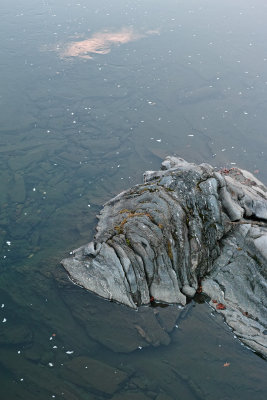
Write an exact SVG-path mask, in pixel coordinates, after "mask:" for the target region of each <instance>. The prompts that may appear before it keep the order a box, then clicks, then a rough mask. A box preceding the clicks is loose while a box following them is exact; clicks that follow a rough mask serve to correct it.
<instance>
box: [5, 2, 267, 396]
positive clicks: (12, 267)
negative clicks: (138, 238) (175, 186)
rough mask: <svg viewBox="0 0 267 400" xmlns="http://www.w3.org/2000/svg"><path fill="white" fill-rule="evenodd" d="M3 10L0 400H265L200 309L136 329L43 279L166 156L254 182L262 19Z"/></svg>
mask: <svg viewBox="0 0 267 400" xmlns="http://www.w3.org/2000/svg"><path fill="white" fill-rule="evenodd" d="M3 3H6V5H5V6H4V7H5V9H6V13H5V18H4V19H3V23H2V25H1V27H0V31H1V37H3V39H2V41H1V43H2V46H1V49H0V52H1V63H2V73H1V75H0V79H1V93H0V105H1V107H0V116H1V127H0V142H1V143H0V144H1V146H0V154H1V157H0V166H1V170H0V189H1V190H0V207H1V214H0V242H1V243H0V244H1V248H2V253H1V258H0V268H1V269H0V306H1V307H0V321H1V324H0V325H1V330H0V398H1V399H3V400H6V399H7V400H13V399H22V400H25V399H27V400H36V399H38V400H43V399H44V400H46V399H51V398H54V396H56V398H65V399H68V400H71V399H73V400H80V399H86V400H87V399H88V398H90V400H102V399H113V400H122V399H123V400H125V399H126V400H130V399H134V400H137V399H138V400H141V399H142V400H144V399H153V400H170V399H175V400H176V399H177V398H178V397H179V398H182V399H183V400H189V399H190V400H193V399H205V400H210V399H214V398H216V399H219V400H222V399H230V398H231V399H232V400H235V399H240V398H242V400H245V399H246V400H248V399H251V398H256V399H257V400H261V399H264V400H265V398H266V379H265V377H266V362H264V361H263V360H261V359H260V358H258V357H256V356H255V355H254V354H253V353H252V352H251V351H249V350H247V349H246V348H244V346H243V347H242V346H241V345H240V344H239V343H238V341H237V339H234V337H233V333H232V332H231V331H229V329H228V328H227V326H226V325H225V324H224V323H223V321H222V320H221V319H218V318H217V316H216V315H211V314H210V310H209V309H208V306H207V305H206V304H198V305H196V306H195V307H192V308H191V309H190V312H189V314H188V318H185V319H183V320H182V321H181V323H180V322H179V321H178V322H177V319H176V312H177V311H178V310H176V309H173V314H171V313H170V311H171V310H170V309H166V308H162V309H161V308H160V307H158V308H153V309H150V310H145V311H144V312H143V313H140V314H139V315H137V314H136V312H134V311H132V312H130V311H129V313H128V311H127V310H125V309H124V308H123V309H122V308H121V307H120V306H118V305H116V304H111V303H107V302H104V301H103V300H101V299H98V298H95V297H92V295H90V294H88V293H85V292H84V291H82V290H81V289H80V288H78V287H75V286H74V285H71V284H69V282H67V283H66V282H65V281H64V282H63V281H62V283H61V284H60V288H59V289H58V288H57V282H58V280H59V277H58V276H57V277H56V278H55V276H54V274H55V271H56V270H57V262H58V260H60V259H62V258H63V257H64V256H66V254H65V252H66V251H68V250H71V249H72V248H74V247H78V246H79V245H82V244H83V243H86V242H88V241H89V240H90V239H92V235H93V232H94V226H95V225H96V221H95V216H96V214H97V213H98V212H99V208H100V207H101V205H102V204H103V203H104V202H105V201H107V200H108V199H110V198H111V197H112V196H114V195H115V194H117V193H118V192H120V191H121V190H123V189H126V188H128V187H130V186H132V185H133V184H135V183H139V182H140V181H141V179H142V172H143V171H144V170H146V169H157V168H158V167H159V165H160V162H161V159H162V158H163V157H164V156H165V155H167V154H174V153H176V154H177V155H180V156H182V157H184V158H186V159H188V160H189V161H194V162H198V163H200V162H204V161H205V162H209V163H211V164H213V165H219V166H222V165H223V166H224V165H229V163H231V162H234V163H237V165H238V166H242V167H244V168H247V169H250V170H251V171H253V170H255V169H257V170H259V175H260V176H259V178H260V179H261V180H263V181H264V182H265V183H266V182H267V180H266V179H267V174H266V159H267V158H266V152H265V148H266V133H265V131H266V129H265V127H266V107H265V106H266V87H267V86H266V85H267V78H266V68H265V66H266V61H265V60H266V54H265V53H266V51H265V50H266V46H265V42H264V38H265V36H266V24H265V21H266V10H267V8H266V6H264V5H263V2H254V1H252V0H248V1H247V2H246V4H245V3H244V2H243V1H242V0H236V1H235V2H232V1H231V0H225V1H224V2H221V3H220V2H214V1H213V0H205V1H204V0H188V1H186V2H185V1H184V2H183V1H175V0H166V1H165V2H164V4H163V2H162V1H143V2H141V1H138V0H133V1H129V2H127V1H125V0H116V1H110V0H109V1H107V0H97V1H94V0H91V1H90V2H88V1H84V0H82V1H79V3H78V2H74V1H72V0H70V1H69V2H67V3H68V4H66V2H65V1H64V0H45V1H42V2H36V1H35V0H26V1H24V2H21V1H19V0H14V1H12V2H3ZM89 3H90V4H89ZM256 3H257V4H256ZM16 4H17V5H16ZM42 4H43V6H42ZM148 5H149V8H148ZM252 6H253V9H252ZM97 10H98V12H96V11H97ZM241 11H242V16H241V15H240V13H241ZM16 14H17V15H20V16H19V17H15V15H16ZM223 16H225V17H223ZM242 21H243V22H242ZM88 26H90V27H91V28H92V32H94V33H92V34H91V36H90V35H88V30H87V29H88ZM122 26H124V28H121V27H122ZM155 26H156V27H158V26H160V27H161V30H160V35H159V36H156V35H157V33H158V32H157V31H151V29H153V27H155ZM105 27H113V29H110V30H104V28H105ZM230 30H231V36H229V35H230V33H229V32H230ZM227 32H228V33H227ZM74 37H76V39H71V40H72V41H71V42H70V38H74ZM78 37H79V39H78ZM154 39H155V40H154ZM252 39H253V41H252ZM211 42H212V44H211ZM250 42H251V43H252V42H253V43H256V44H257V45H255V46H250V45H248V43H250ZM57 43H65V44H66V45H65V46H62V48H61V50H62V53H60V49H58V53H56V52H54V51H53V52H52V51H51V52H47V51H46V52H44V51H43V52H39V49H40V48H41V47H42V46H43V45H47V48H52V47H53V46H55V44H57ZM127 43H129V45H127ZM130 44H131V45H130ZM112 50H116V51H112ZM252 51H253V54H252ZM59 55H60V57H58V56H59ZM93 57H95V60H96V61H94V60H93V61H92V58H93ZM70 59H77V60H79V62H77V63H69V62H66V60H70ZM87 60H88V62H87ZM236 60H241V62H240V63H239V62H237V61H236ZM80 61H83V62H80ZM247 71H248V72H249V73H247ZM245 113H246V114H245ZM254 114H255V115H254ZM72 246H73V247H72ZM62 279H63V278H62ZM2 304H3V305H4V307H3V308H2ZM142 317H143V320H142ZM154 317H155V319H154ZM167 317H168V321H169V325H168V326H167V325H166V318H167ZM177 317H178V319H179V315H178V316H177ZM140 319H141V320H140ZM163 319H164V323H165V325H164V326H165V327H166V326H167V328H166V330H162V329H161V328H160V327H158V328H157V326H156V323H155V324H154V323H153V321H154V322H155V321H156V320H160V321H163ZM146 322H148V323H146ZM152 323H153V324H152ZM175 325H178V328H177V327H176V326H175ZM171 329H172V330H171ZM54 334H55V335H56V336H53V335H54ZM159 335H160V336H159ZM50 338H52V339H51V340H50ZM153 343H154V344H156V343H158V344H159V346H158V347H156V348H155V347H154V345H153ZM55 346H56V347H55ZM139 346H140V347H142V348H141V349H139ZM126 350H128V351H130V352H128V351H126ZM72 351H74V353H69V352H72ZM225 363H230V366H229V367H228V368H224V367H223V365H224V364H225ZM51 364H52V365H53V366H51ZM62 364H63V365H62ZM86 367H87V368H86ZM103 371H104V373H103ZM116 375H117V376H118V377H119V378H118V379H117V381H115V382H114V383H113V381H112V379H113V377H114V376H116ZM113 388H115V389H116V392H114V394H113V393H112V394H111V392H112V391H113V390H115V389H113ZM63 393H64V394H63Z"/></svg>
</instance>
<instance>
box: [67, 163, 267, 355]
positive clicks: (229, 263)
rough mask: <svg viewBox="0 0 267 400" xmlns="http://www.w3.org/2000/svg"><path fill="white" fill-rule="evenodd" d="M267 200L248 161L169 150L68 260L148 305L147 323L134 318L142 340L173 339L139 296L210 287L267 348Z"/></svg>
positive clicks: (79, 278) (116, 297)
mask: <svg viewBox="0 0 267 400" xmlns="http://www.w3.org/2000/svg"><path fill="white" fill-rule="evenodd" d="M266 210H267V188H266V187H265V186H264V185H263V184H262V183H261V182H260V181H258V180H257V178H255V177H253V175H251V174H250V173H248V172H247V171H243V170H241V169H238V168H232V169H230V170H222V171H217V170H216V169H215V168H213V167H211V166H210V165H208V164H200V165H196V164H193V163H188V162H186V161H185V160H183V159H181V158H177V157H166V159H165V161H164V162H163V164H162V169H161V170H160V171H147V172H145V173H144V183H143V184H140V185H136V186H134V187H133V188H130V189H128V190H125V191H124V192H122V193H120V194H118V195H117V196H116V197H114V198H112V199H111V200H109V201H108V202H106V203H105V205H104V207H103V209H102V210H101V212H100V215H99V217H98V224H97V227H96V234H95V236H94V239H93V241H92V242H90V243H88V244H86V245H84V246H82V247H80V248H78V249H76V250H73V252H72V254H73V256H72V257H69V258H65V259H64V260H62V265H63V266H64V268H65V269H66V271H67V272H68V274H69V275H70V277H71V278H72V280H73V282H75V283H77V284H78V285H80V286H82V287H84V288H85V289H87V290H88V291H91V292H94V293H96V294H98V295H99V296H101V297H104V298H106V299H107V300H111V301H115V302H118V303H122V304H124V305H126V306H128V307H130V308H133V309H136V310H137V309H138V307H139V311H138V314H139V320H140V321H141V323H139V322H138V321H136V322H135V323H134V324H129V328H130V329H131V334H133V332H134V330H133V328H135V330H136V331H137V333H138V334H139V336H140V340H141V341H140V344H139V345H138V346H141V347H142V346H143V343H146V344H147V343H149V344H152V345H154V346H157V345H159V344H168V342H169V340H170V338H169V337H168V334H167V332H166V330H165V329H162V331H160V329H154V328H153V327H154V326H155V319H154V320H153V318H152V314H149V313H148V314H147V315H146V324H143V321H142V313H144V311H141V312H140V306H142V305H149V304H150V303H151V302H152V303H154V302H155V303H157V302H158V303H171V304H173V303H174V304H181V305H183V306H184V305H185V304H186V303H187V301H188V299H191V298H192V297H194V295H195V293H196V291H197V290H198V291H199V290H200V291H201V290H202V291H203V293H204V294H206V295H208V296H210V297H211V299H212V300H214V302H211V305H212V306H213V307H214V308H215V309H216V310H217V311H218V312H223V313H224V316H225V318H226V321H227V322H228V324H229V325H230V326H232V327H233V329H234V330H235V334H236V335H237V336H238V337H239V338H240V339H241V340H242V339H243V341H244V342H245V343H246V344H248V343H249V345H251V347H252V348H254V349H255V351H257V352H260V353H261V354H262V355H263V356H265V357H267V340H266V335H264V334H263V332H264V330H266V328H267V325H266V324H267V323H266V321H267V315H266V304H267V293H266V290H264V288H266V285H267V281H266V277H267V252H266V243H267V240H266V238H267V223H266V218H265V216H266ZM255 227H256V228H257V229H256V228H255ZM255 229H256V230H255ZM201 287H202V289H201ZM216 304H217V306H216ZM154 318H155V315H154ZM133 320H134V318H133V319H132V321H133ZM156 322H157V324H159V321H156ZM171 325H172V324H171ZM147 327H150V329H149V330H147ZM168 329H170V327H169V328H168ZM155 332H156V333H155ZM133 336H135V335H133ZM111 341H112V340H111ZM107 342H108V341H106V343H107ZM135 343H136V342H135ZM126 347H127V346H126Z"/></svg>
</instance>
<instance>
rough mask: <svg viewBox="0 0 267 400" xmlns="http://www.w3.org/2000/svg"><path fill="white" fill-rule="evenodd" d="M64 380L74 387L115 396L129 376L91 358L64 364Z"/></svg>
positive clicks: (73, 360) (81, 358) (75, 359)
mask: <svg viewBox="0 0 267 400" xmlns="http://www.w3.org/2000/svg"><path fill="white" fill-rule="evenodd" d="M64 367H65V368H64V372H63V373H62V374H63V377H64V379H68V380H69V381H70V382H72V383H73V384H74V385H79V386H83V387H86V388H88V389H89V388H91V389H93V390H96V391H97V392H102V393H106V394H109V395H111V394H113V393H114V392H116V391H117V390H118V389H119V388H120V386H121V385H123V383H124V382H125V381H126V380H127V379H128V375H127V374H126V373H125V372H123V371H121V370H119V369H117V368H114V367H111V366H110V365H108V364H105V363H103V362H101V361H98V360H94V359H92V358H89V357H76V358H73V359H72V360H71V361H67V362H65V363H64Z"/></svg>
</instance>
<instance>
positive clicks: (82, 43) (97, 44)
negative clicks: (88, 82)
mask: <svg viewBox="0 0 267 400" xmlns="http://www.w3.org/2000/svg"><path fill="white" fill-rule="evenodd" d="M156 33H158V31H156V30H149V31H146V32H145V33H138V32H136V31H134V29H133V28H132V27H124V28H122V29H121V30H119V31H115V32H108V31H105V30H104V31H101V32H97V33H95V34H94V35H93V36H91V37H90V38H89V39H85V40H78V41H75V42H70V43H67V44H66V46H64V49H63V50H62V51H61V52H60V55H61V57H63V58H64V57H80V58H85V59H92V58H93V57H92V55H91V54H92V53H93V54H108V53H109V52H110V51H111V47H112V46H114V45H121V44H125V43H128V42H133V41H135V40H139V39H142V38H144V37H146V36H148V35H152V34H156Z"/></svg>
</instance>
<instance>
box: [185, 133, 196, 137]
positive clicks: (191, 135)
mask: <svg viewBox="0 0 267 400" xmlns="http://www.w3.org/2000/svg"><path fill="white" fill-rule="evenodd" d="M187 136H190V137H193V136H195V135H193V134H191V133H190V134H189V135H187Z"/></svg>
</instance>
